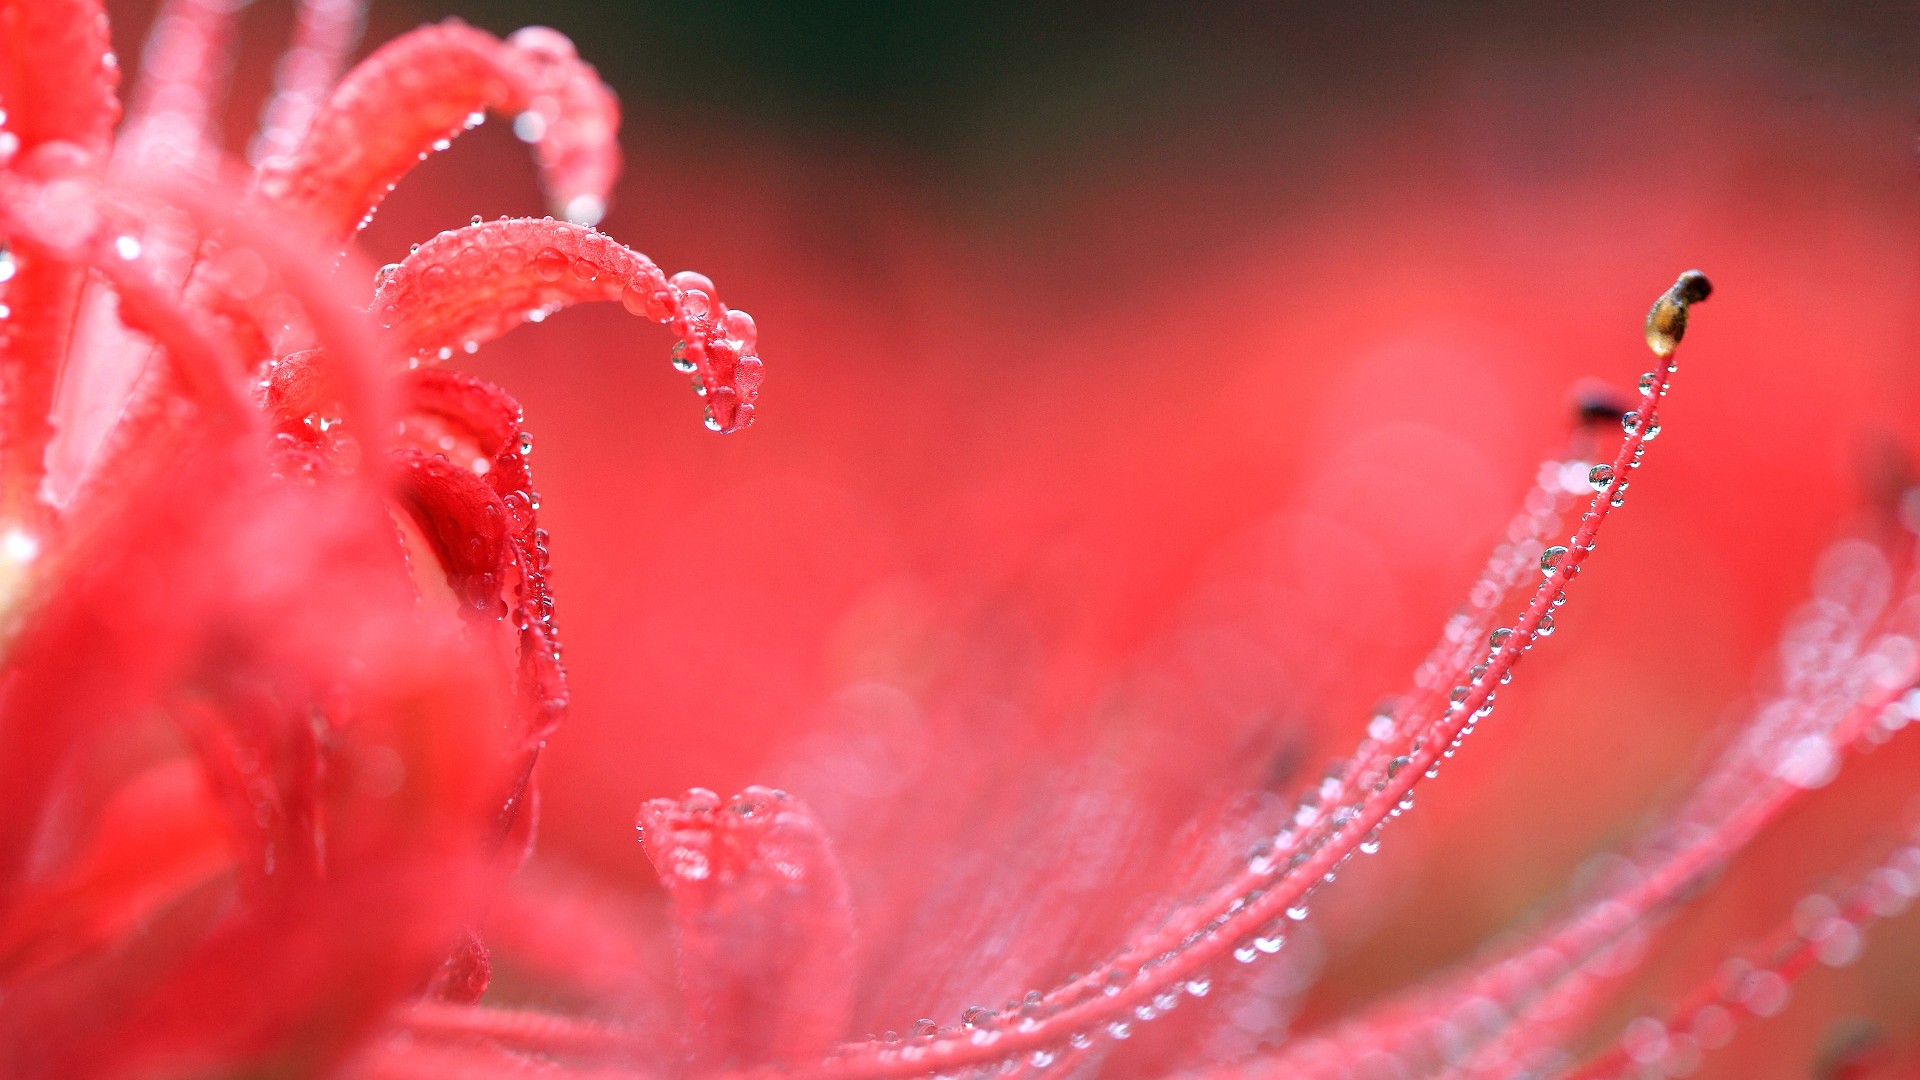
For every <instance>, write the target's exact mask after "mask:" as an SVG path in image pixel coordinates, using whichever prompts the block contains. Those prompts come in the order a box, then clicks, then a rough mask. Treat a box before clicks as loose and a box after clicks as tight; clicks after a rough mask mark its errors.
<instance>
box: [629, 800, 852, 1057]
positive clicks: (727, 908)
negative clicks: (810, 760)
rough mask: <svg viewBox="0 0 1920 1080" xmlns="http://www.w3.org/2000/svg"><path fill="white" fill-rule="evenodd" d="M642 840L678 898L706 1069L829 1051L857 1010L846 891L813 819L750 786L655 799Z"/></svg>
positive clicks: (691, 1007)
mask: <svg viewBox="0 0 1920 1080" xmlns="http://www.w3.org/2000/svg"><path fill="white" fill-rule="evenodd" d="M640 828H641V843H642V844H643V845H644V846H645V848H646V852H647V857H648V858H649V859H651V860H652V861H653V865H654V868H655V869H656V870H658V871H659V873H660V879H661V881H662V882H663V883H664V884H665V885H666V888H667V895H668V896H670V897H671V898H672V900H673V920H674V929H675V937H676V942H677V944H678V946H679V951H680V981H681V986H682V988H683V991H684V994H685V998H686V1006H687V1011H688V1013H689V1014H690V1018H691V1020H692V1024H693V1031H692V1033H691V1038H692V1040H693V1045H692V1047H691V1049H692V1051H693V1054H694V1056H695V1058H696V1059H698V1060H699V1061H701V1062H703V1063H705V1064H708V1065H719V1066H726V1065H733V1066H739V1065H750V1064H757V1063H761V1062H766V1061H804V1060H806V1059H809V1058H815V1057H817V1056H818V1055H819V1054H820V1053H822V1052H823V1051H824V1050H826V1048H827V1047H828V1046H830V1045H832V1043H833V1041H834V1039H836V1038H838V1037H839V1036H840V1035H841V1034H842V1033H843V1032H844V1031H845V1028H846V1025H847V1020H848V1012H849V1009H850V1008H851V1005H852V995H853V984H854V983H853V973H854V970H855V968H854V955H853V953H854V949H853V923H852V913H851V911H850V910H849V908H848V906H847V889H846V883H845V881H844V880H843V879H842V877H841V874H840V866H839V863H838V861H837V860H835V858H834V856H833V852H832V850H831V849H830V848H829V847H828V844H827V838H826V836H825V835H824V834H823V833H822V831H821V829H820V826H819V824H818V823H817V822H816V821H815V820H814V818H813V815H812V814H811V813H810V812H809V811H808V810H807V809H806V808H805V807H804V806H803V805H801V804H800V803H799V802H798V801H796V800H794V799H793V798H792V797H790V796H788V795H787V794H786V793H784V792H780V791H774V790H771V789H768V788H758V787H756V788H748V789H747V790H746V791H743V792H741V793H740V794H739V795H736V796H734V797H733V798H732V799H731V800H729V801H728V802H727V803H726V804H725V805H724V806H723V805H721V802H720V799H719V798H718V797H717V796H715V795H714V794H713V793H712V792H710V791H702V790H698V789H696V790H694V791H690V792H688V793H687V795H686V797H685V798H684V799H679V800H674V799H655V800H653V801H652V802H649V803H648V804H647V805H646V806H645V807H643V808H642V809H641V811H640Z"/></svg>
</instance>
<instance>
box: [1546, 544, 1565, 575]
mask: <svg viewBox="0 0 1920 1080" xmlns="http://www.w3.org/2000/svg"><path fill="white" fill-rule="evenodd" d="M1566 557H1567V549H1566V548H1564V547H1561V546H1560V545H1559V544H1555V545H1554V546H1552V547H1550V548H1548V549H1547V550H1545V551H1543V552H1541V553H1540V572H1541V573H1543V574H1546V575H1547V576H1549V577H1551V576H1553V571H1554V568H1555V567H1558V566H1559V565H1560V560H1561V559H1564V558H1566Z"/></svg>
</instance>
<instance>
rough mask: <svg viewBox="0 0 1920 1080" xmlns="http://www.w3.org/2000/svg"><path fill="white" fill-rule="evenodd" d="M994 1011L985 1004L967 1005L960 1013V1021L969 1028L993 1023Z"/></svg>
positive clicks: (989, 1025)
mask: <svg viewBox="0 0 1920 1080" xmlns="http://www.w3.org/2000/svg"><path fill="white" fill-rule="evenodd" d="M994 1016H995V1013H994V1011H993V1010H992V1009H989V1008H987V1007H986V1006H985V1005H969V1006H967V1010H966V1011H965V1012H963V1013H961V1014H960V1023H962V1024H964V1025H965V1026H967V1027H969V1028H984V1027H991V1026H992V1025H993V1020H994Z"/></svg>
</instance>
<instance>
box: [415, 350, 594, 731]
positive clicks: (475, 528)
mask: <svg viewBox="0 0 1920 1080" xmlns="http://www.w3.org/2000/svg"><path fill="white" fill-rule="evenodd" d="M436 374H445V373H436ZM415 386H416V387H419V386H425V387H428V388H430V389H431V390H432V391H437V392H438V393H439V394H440V397H439V404H440V405H441V406H442V408H443V409H445V410H447V411H448V412H451V411H452V409H453V408H454V406H453V405H452V404H451V403H452V402H453V401H455V400H458V398H457V397H456V396H455V395H456V393H457V392H458V391H460V390H464V391H465V392H466V393H467V394H468V395H472V396H473V397H478V399H479V401H481V402H482V403H485V404H493V405H498V403H499V401H500V400H504V401H506V402H507V404H508V405H511V399H510V398H506V397H505V395H504V394H500V393H499V391H498V390H493V389H492V388H491V387H486V384H484V383H481V382H480V381H479V380H477V379H476V380H466V381H461V380H453V379H438V378H427V379H422V380H418V381H417V382H416V384H415ZM483 387H484V388H486V389H487V390H491V391H492V395H495V396H488V395H486V394H484V393H483V392H482V389H481V388H483ZM473 397H469V398H468V403H467V404H466V405H465V406H462V407H465V408H470V409H472V410H473V411H475V412H479V411H480V410H481V409H482V408H483V407H484V406H483V405H474V404H473ZM511 407H512V409H513V411H514V412H515V413H517V412H518V406H511ZM442 415H443V416H444V415H446V413H443V414H442ZM410 422H411V421H410ZM449 437H452V436H449ZM456 445H458V444H457V443H456ZM517 447H518V440H517V439H515V440H514V443H513V448H511V449H503V450H502V451H501V452H500V453H499V454H497V455H496V456H505V455H506V454H512V455H513V456H515V457H518V456H520V455H519V450H518V449H517ZM394 457H395V463H396V465H397V469H396V477H397V482H398V484H399V489H400V495H401V498H402V501H403V502H404V504H405V505H406V507H407V509H408V510H409V512H410V513H411V515H412V517H413V519H414V521H415V523H416V524H417V525H418V526H419V527H420V529H421V531H422V533H423V534H424V535H425V536H426V538H427V539H428V541H429V542H430V543H431V544H432V546H433V548H434V554H435V556H436V558H437V559H438V560H439V562H440V566H441V568H442V569H444V570H445V572H446V575H447V582H448V584H449V585H450V586H451V587H452V589H453V591H454V594H455V596H456V597H458V599H459V600H460V602H461V603H462V604H463V605H464V607H465V610H466V613H467V615H468V617H469V618H472V619H476V620H482V621H491V622H500V621H506V620H511V625H512V628H513V629H514V631H515V632H516V634H517V637H518V642H519V650H518V651H519V661H518V663H519V672H520V692H521V700H522V712H523V718H524V723H523V728H522V731H521V735H522V738H523V739H524V746H525V749H526V751H527V753H528V754H531V753H533V752H534V751H536V750H537V749H538V747H539V745H540V741H541V740H542V739H544V738H545V737H546V736H547V735H548V734H550V733H551V732H552V730H553V728H554V727H555V726H557V725H558V724H559V721H560V717H561V716H562V715H563V714H564V713H565V711H566V706H567V679H566V668H565V667H564V665H562V664H561V662H560V649H559V637H558V631H557V630H556V629H555V627H554V623H553V595H552V593H551V592H550V591H549V590H548V587H547V578H546V572H547V538H546V534H545V533H544V532H543V531H541V530H540V529H538V528H537V527H535V525H534V519H533V512H534V511H533V505H534V496H533V495H531V493H530V492H529V491H527V490H525V489H514V490H509V491H507V492H506V493H505V494H504V495H502V494H500V493H499V492H498V491H496V489H495V488H494V487H493V486H491V485H490V484H489V483H488V480H489V479H491V478H492V474H491V471H490V472H489V475H488V476H487V477H482V476H481V475H480V474H478V473H476V472H475V471H474V469H473V466H472V465H471V464H464V463H459V464H457V463H455V462H453V461H450V460H448V459H447V458H445V457H442V456H440V455H438V454H434V453H429V452H427V451H425V450H419V449H402V450H399V451H396V452H395V455H394ZM480 460H482V461H484V460H486V459H484V458H482V459H480ZM509 464H511V465H517V466H518V468H519V469H520V470H521V475H523V476H524V469H525V466H524V463H519V462H511V463H509ZM500 472H501V473H503V474H506V475H509V476H510V475H511V473H510V472H509V470H508V469H507V468H502V469H501V470H500ZM528 766H529V767H531V759H530V758H529V760H528Z"/></svg>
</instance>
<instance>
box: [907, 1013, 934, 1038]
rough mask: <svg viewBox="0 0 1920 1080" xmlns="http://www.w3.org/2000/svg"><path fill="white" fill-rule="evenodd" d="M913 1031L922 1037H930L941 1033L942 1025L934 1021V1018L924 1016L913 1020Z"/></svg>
mask: <svg viewBox="0 0 1920 1080" xmlns="http://www.w3.org/2000/svg"><path fill="white" fill-rule="evenodd" d="M913 1033H914V1035H915V1036H917V1037H919V1038H922V1039H924V1038H929V1037H931V1036H934V1035H938V1034H940V1025H939V1024H936V1023H934V1022H933V1020H932V1019H930V1018H928V1017H924V1016H923V1017H921V1018H920V1019H918V1020H915V1021H914V1022H913Z"/></svg>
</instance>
